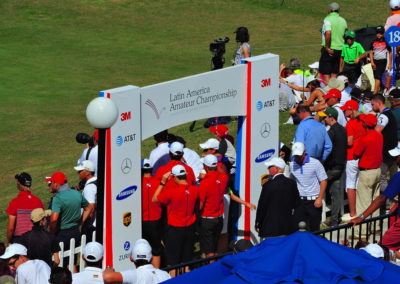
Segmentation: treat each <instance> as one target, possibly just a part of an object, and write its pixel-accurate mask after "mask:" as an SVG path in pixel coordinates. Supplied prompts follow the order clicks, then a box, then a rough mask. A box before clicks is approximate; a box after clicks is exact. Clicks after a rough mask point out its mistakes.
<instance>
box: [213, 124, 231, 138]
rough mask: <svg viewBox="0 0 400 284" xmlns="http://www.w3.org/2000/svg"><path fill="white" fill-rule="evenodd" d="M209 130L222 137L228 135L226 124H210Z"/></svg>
mask: <svg viewBox="0 0 400 284" xmlns="http://www.w3.org/2000/svg"><path fill="white" fill-rule="evenodd" d="M210 132H211V133H216V134H217V135H219V136H221V137H224V136H226V135H228V133H229V129H228V127H226V125H224V124H220V125H217V126H211V127H210Z"/></svg>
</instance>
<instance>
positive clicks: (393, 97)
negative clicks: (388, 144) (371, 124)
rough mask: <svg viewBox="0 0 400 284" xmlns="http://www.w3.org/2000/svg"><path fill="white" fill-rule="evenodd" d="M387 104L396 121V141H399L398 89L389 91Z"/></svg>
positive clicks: (399, 93) (399, 104) (399, 90)
mask: <svg viewBox="0 0 400 284" xmlns="http://www.w3.org/2000/svg"><path fill="white" fill-rule="evenodd" d="M389 102H390V105H391V109H390V110H391V111H392V114H393V116H394V118H395V119H396V124H397V140H398V141H400V89H399V88H398V87H395V88H393V89H391V90H390V91H389Z"/></svg>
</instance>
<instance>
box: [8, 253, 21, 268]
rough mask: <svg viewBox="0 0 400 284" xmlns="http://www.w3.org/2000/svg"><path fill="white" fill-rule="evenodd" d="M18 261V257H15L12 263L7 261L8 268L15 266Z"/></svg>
mask: <svg viewBox="0 0 400 284" xmlns="http://www.w3.org/2000/svg"><path fill="white" fill-rule="evenodd" d="M18 259H19V256H18V257H16V258H15V259H14V261H8V263H7V265H8V266H10V267H13V266H14V265H15V263H16V262H17V260H18Z"/></svg>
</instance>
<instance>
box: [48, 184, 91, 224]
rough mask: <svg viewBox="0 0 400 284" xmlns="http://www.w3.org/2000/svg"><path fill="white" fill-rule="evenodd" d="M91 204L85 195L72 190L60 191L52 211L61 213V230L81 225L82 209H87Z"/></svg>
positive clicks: (54, 199) (55, 198)
mask: <svg viewBox="0 0 400 284" xmlns="http://www.w3.org/2000/svg"><path fill="white" fill-rule="evenodd" d="M88 205H89V202H88V201H87V200H86V199H85V197H83V195H82V194H81V193H80V192H79V191H77V190H72V189H67V190H62V191H59V192H58V193H57V194H56V195H55V196H54V197H53V201H52V204H51V211H52V212H53V213H59V214H60V216H59V222H61V223H60V224H61V225H60V229H61V230H64V229H69V228H72V227H75V226H78V225H79V221H80V219H81V208H85V207H86V206H88Z"/></svg>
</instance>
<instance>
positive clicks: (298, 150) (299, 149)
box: [292, 142, 305, 156]
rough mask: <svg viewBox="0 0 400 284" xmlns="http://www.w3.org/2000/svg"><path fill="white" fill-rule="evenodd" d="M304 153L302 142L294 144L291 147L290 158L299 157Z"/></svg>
mask: <svg viewBox="0 0 400 284" xmlns="http://www.w3.org/2000/svg"><path fill="white" fill-rule="evenodd" d="M304 151H305V147H304V144H303V143H302V142H295V143H294V144H293V146H292V156H301V155H303V153H304Z"/></svg>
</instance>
